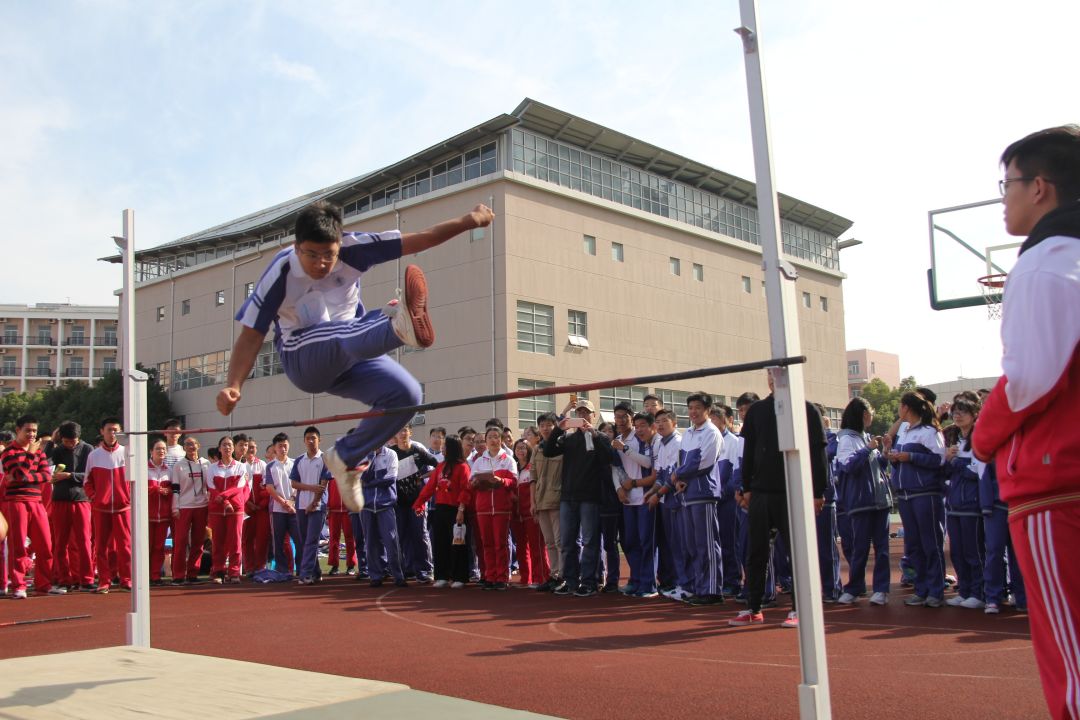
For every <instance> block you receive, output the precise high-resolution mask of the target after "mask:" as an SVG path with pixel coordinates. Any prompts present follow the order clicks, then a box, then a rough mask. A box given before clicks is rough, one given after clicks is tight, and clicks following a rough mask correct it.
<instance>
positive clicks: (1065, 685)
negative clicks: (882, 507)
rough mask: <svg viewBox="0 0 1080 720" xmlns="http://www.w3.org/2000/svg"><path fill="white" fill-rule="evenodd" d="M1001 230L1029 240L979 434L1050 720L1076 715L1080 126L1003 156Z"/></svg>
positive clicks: (1079, 672) (1008, 293)
mask: <svg viewBox="0 0 1080 720" xmlns="http://www.w3.org/2000/svg"><path fill="white" fill-rule="evenodd" d="M1001 164H1002V165H1004V166H1005V178H1004V179H1003V180H1001V182H1000V183H999V185H1000V189H1001V195H1002V204H1003V205H1004V206H1005V229H1006V231H1007V232H1008V233H1009V234H1010V235H1021V236H1023V235H1026V236H1027V240H1025V241H1024V244H1023V245H1022V246H1021V247H1020V257H1019V258H1018V260H1017V261H1016V265H1015V266H1014V267H1013V270H1012V272H1011V273H1009V279H1008V283H1007V284H1006V285H1005V297H1004V304H1003V308H1002V321H1001V340H1002V345H1003V347H1004V355H1003V357H1002V361H1001V365H1002V370H1003V371H1004V372H1003V374H1002V376H1001V379H1000V380H999V381H998V383H997V385H996V386H995V387H994V390H993V392H991V393H990V396H989V397H988V398H987V399H986V402H985V404H984V405H983V407H982V412H981V414H980V415H979V422H978V424H977V425H976V426H975V432H974V437H973V444H974V449H975V454H976V456H977V457H978V458H979V459H980V460H982V461H984V462H987V461H990V460H996V467H997V477H998V482H999V484H1000V491H1001V499H1002V500H1004V501H1005V502H1006V503H1007V504H1008V505H1009V532H1010V534H1011V535H1012V539H1013V545H1014V547H1015V549H1016V555H1017V560H1018V561H1019V563H1020V570H1021V573H1022V574H1023V576H1024V584H1025V588H1026V589H1027V595H1028V609H1029V612H1030V617H1031V641H1032V647H1033V649H1034V651H1035V659H1036V660H1037V661H1038V664H1039V675H1040V676H1041V678H1042V684H1043V693H1044V694H1045V695H1046V701H1047V704H1048V705H1049V707H1050V713H1051V715H1053V716H1054V717H1055V718H1066V717H1070V718H1078V717H1080V636H1078V631H1077V628H1080V563H1077V562H1076V558H1075V557H1072V556H1070V553H1073V552H1074V548H1075V547H1076V546H1077V545H1078V544H1080V432H1078V431H1077V429H1076V428H1077V425H1076V423H1075V414H1076V408H1077V407H1078V406H1080V350H1078V342H1080V127H1077V126H1076V125H1068V126H1064V127H1057V128H1050V129H1047V130H1042V131H1040V132H1036V133H1033V134H1031V135H1029V136H1027V137H1026V138H1024V139H1022V140H1018V141H1017V142H1015V143H1013V144H1012V145H1010V146H1009V147H1008V148H1006V149H1005V153H1004V154H1003V155H1002V156H1001Z"/></svg>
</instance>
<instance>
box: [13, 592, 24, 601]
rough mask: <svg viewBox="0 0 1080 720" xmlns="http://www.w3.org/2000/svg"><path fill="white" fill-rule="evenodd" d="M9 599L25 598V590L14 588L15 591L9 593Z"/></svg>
mask: <svg viewBox="0 0 1080 720" xmlns="http://www.w3.org/2000/svg"><path fill="white" fill-rule="evenodd" d="M11 599H12V600H25V599H26V591H25V590H16V591H15V592H13V593H11Z"/></svg>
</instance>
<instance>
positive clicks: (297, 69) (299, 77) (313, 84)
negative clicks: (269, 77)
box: [270, 53, 326, 95]
mask: <svg viewBox="0 0 1080 720" xmlns="http://www.w3.org/2000/svg"><path fill="white" fill-rule="evenodd" d="M270 69H271V70H272V71H273V72H274V73H276V74H277V75H280V76H281V77H284V78H288V79H289V80H296V81H298V82H301V83H303V84H305V85H307V86H308V87H309V88H311V89H312V90H314V91H315V92H317V93H318V94H320V95H325V94H326V83H324V82H323V79H322V78H321V77H320V76H319V73H318V71H317V70H316V69H315V68H313V67H311V66H310V65H305V64H304V63H300V62H290V61H288V60H285V59H284V58H282V57H281V56H280V55H278V54H276V53H275V54H274V55H272V56H271V57H270Z"/></svg>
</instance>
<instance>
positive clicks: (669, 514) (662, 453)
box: [645, 408, 691, 601]
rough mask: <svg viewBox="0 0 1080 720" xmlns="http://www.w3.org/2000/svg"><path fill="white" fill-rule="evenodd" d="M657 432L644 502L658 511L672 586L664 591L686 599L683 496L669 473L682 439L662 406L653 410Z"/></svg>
mask: <svg viewBox="0 0 1080 720" xmlns="http://www.w3.org/2000/svg"><path fill="white" fill-rule="evenodd" d="M656 434H657V437H659V438H660V447H659V449H658V451H657V456H656V462H655V466H656V482H654V483H653V486H652V489H651V490H650V492H649V493H647V494H646V497H645V502H646V503H647V504H648V505H649V507H651V508H653V509H654V510H656V511H657V512H659V513H661V517H662V518H663V520H662V522H661V528H662V531H663V532H664V534H665V535H664V545H663V547H662V548H661V552H665V551H666V552H667V553H668V554H669V564H670V567H671V573H672V578H671V580H672V582H674V586H673V587H671V588H668V589H666V590H664V591H663V595H664V597H666V598H668V599H669V600H680V601H682V600H688V599H689V598H690V590H689V588H690V584H691V583H690V571H689V570H690V564H689V562H688V560H687V555H686V550H685V548H684V547H683V528H682V514H683V509H684V508H683V504H682V501H683V495H682V494H676V493H675V486H674V484H673V483H672V482H671V474H672V473H673V472H674V471H675V468H676V467H678V465H679V448H680V446H681V444H682V438H681V437H680V435H679V433H678V431H677V430H676V429H675V416H674V415H673V414H671V412H670V411H668V410H664V409H663V408H661V409H660V410H659V411H657V413H656Z"/></svg>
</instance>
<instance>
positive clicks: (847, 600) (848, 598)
mask: <svg viewBox="0 0 1080 720" xmlns="http://www.w3.org/2000/svg"><path fill="white" fill-rule="evenodd" d="M856 600H858V598H857V597H855V596H854V595H852V594H851V593H849V592H846V593H844V594H843V595H841V596H840V597H838V598H836V602H838V603H840V604H841V605H854V604H855V601H856Z"/></svg>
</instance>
